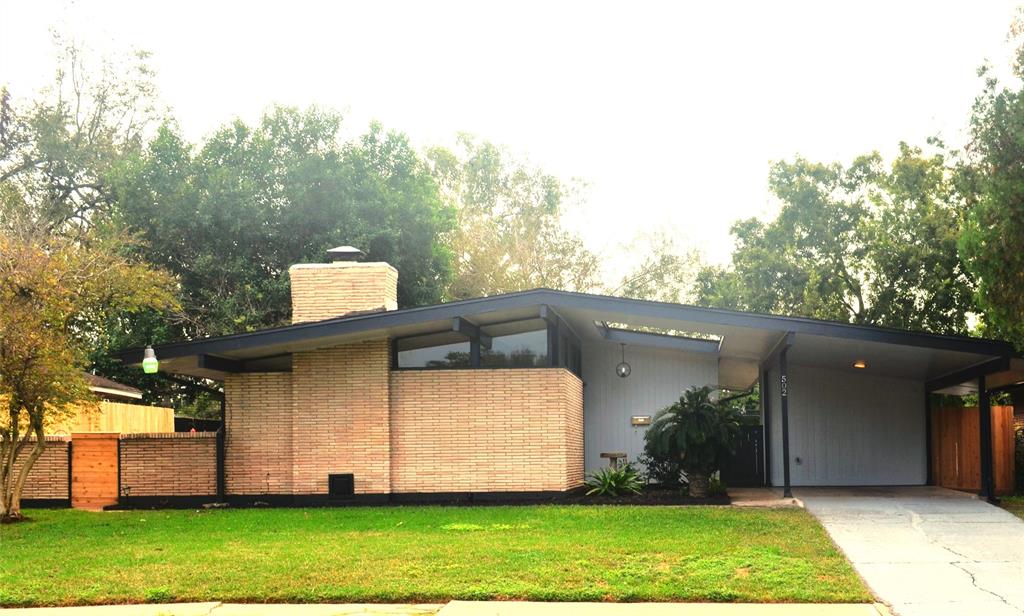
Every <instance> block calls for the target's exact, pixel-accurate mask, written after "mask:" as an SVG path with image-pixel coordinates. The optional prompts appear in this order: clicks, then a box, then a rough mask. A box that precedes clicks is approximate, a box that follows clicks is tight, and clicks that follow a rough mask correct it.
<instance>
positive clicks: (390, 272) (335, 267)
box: [288, 262, 398, 323]
mask: <svg viewBox="0 0 1024 616" xmlns="http://www.w3.org/2000/svg"><path fill="white" fill-rule="evenodd" d="M288 274H289V276H290V278H291V285H292V323H305V322H307V321H321V320H323V319H330V318H333V317H340V316H343V315H345V314H349V313H352V312H369V311H375V310H395V309H397V308H398V271H397V270H396V269H395V268H394V267H392V266H390V265H389V264H387V263H352V262H339V263H315V264H312V263H311V264H302V265H293V266H292V267H291V268H290V269H289V270H288Z"/></svg>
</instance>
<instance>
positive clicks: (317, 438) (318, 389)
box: [229, 340, 391, 494]
mask: <svg viewBox="0 0 1024 616" xmlns="http://www.w3.org/2000/svg"><path fill="white" fill-rule="evenodd" d="M389 363H390V357H389V345H388V341H387V340H372V341H367V342H360V343H357V344H350V345H345V346H340V347H335V348H331V349H323V350H318V351H308V352H302V353H296V354H294V355H293V356H292V385H293V392H294V394H293V398H292V399H293V412H294V417H295V422H294V424H293V427H292V459H293V461H294V462H293V468H294V474H293V484H292V488H293V490H294V491H295V493H296V494H326V493H327V475H328V474H329V473H353V474H354V475H355V491H356V493H357V494H383V493H387V492H388V491H389V490H390V487H391V486H390V478H391V469H390V456H389V455H388V449H389V443H390V430H389V422H388V414H389V413H388V405H389V403H388V399H389V393H388V370H389ZM229 433H230V432H229Z"/></svg>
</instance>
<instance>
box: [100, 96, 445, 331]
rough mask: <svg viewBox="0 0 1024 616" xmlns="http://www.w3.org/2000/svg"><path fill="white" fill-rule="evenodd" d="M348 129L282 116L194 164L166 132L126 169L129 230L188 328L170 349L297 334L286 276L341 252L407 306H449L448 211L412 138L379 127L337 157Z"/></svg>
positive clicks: (227, 137) (119, 188) (205, 151)
mask: <svg viewBox="0 0 1024 616" xmlns="http://www.w3.org/2000/svg"><path fill="white" fill-rule="evenodd" d="M340 122H341V118H340V117H339V116H338V115H337V114H336V113H333V112H330V111H322V110H318V109H309V110H307V111H299V110H297V109H292V108H285V107H275V108H273V109H271V110H270V111H269V112H268V113H267V114H265V115H264V116H263V118H262V119H261V120H260V122H259V124H258V125H256V126H248V125H246V124H244V123H242V122H241V121H236V122H234V123H232V124H231V125H229V126H226V127H224V128H222V129H221V130H219V131H218V132H216V133H215V134H214V135H213V136H212V137H211V138H210V139H209V140H207V142H206V143H205V144H203V146H202V147H201V148H199V149H198V150H196V149H195V148H193V147H192V146H191V145H190V144H188V143H187V142H186V141H185V140H184V139H183V138H182V137H181V136H180V134H179V133H178V132H177V130H176V129H175V128H174V126H173V125H169V124H168V125H164V126H163V127H161V128H160V130H159V131H158V133H157V135H156V138H155V139H154V140H153V142H152V143H151V144H150V145H149V146H148V148H147V149H146V151H145V152H144V153H143V154H142V155H140V156H137V157H134V158H132V159H130V160H129V161H127V163H126V164H125V165H124V166H123V167H122V168H120V169H119V171H118V174H117V176H116V180H115V182H114V191H115V195H116V199H117V206H116V211H117V214H118V216H119V219H120V220H121V221H123V222H124V224H126V225H127V226H128V228H130V229H132V230H135V231H137V232H139V233H140V234H141V237H142V239H143V241H144V244H143V246H144V250H145V256H146V258H147V260H149V261H150V262H152V263H154V264H156V265H158V266H160V267H163V268H166V269H167V270H168V271H170V272H172V273H174V274H175V275H177V276H178V277H180V279H181V283H182V303H183V308H184V315H185V318H184V321H183V322H182V323H181V330H180V331H178V332H174V334H173V335H174V337H177V338H180V337H198V336H210V335H220V334H228V333H235V332H240V331H249V330H254V329H259V328H264V327H271V326H277V325H282V324H286V323H288V321H289V318H290V301H289V280H288V274H287V272H288V268H289V267H290V266H291V265H294V264H295V263H301V262H318V261H322V260H323V259H324V258H325V252H326V250H327V249H328V248H332V247H334V246H337V245H339V244H352V245H355V246H358V247H359V248H361V249H362V250H364V251H365V252H366V253H367V255H368V259H370V260H381V261H388V262H390V263H391V264H393V265H395V267H396V268H398V270H399V271H400V272H401V275H400V276H399V286H398V300H399V303H400V304H401V305H403V306H417V305H422V304H429V303H434V302H437V301H439V300H440V299H441V297H442V293H443V289H444V288H445V285H446V284H447V281H448V277H449V274H450V270H449V262H450V256H449V253H448V250H447V248H446V247H445V246H444V244H443V242H442V236H443V235H444V234H446V233H448V232H449V231H450V229H451V227H452V224H453V220H454V219H453V215H452V212H451V210H450V208H447V207H446V206H445V205H444V204H443V203H442V202H441V200H440V198H439V196H438V193H437V188H436V185H435V184H434V182H433V179H432V178H431V176H430V175H429V173H428V171H427V169H426V167H425V166H424V164H423V163H422V161H421V160H420V159H419V157H418V156H417V154H416V153H415V151H414V150H413V149H412V147H411V146H410V145H409V143H408V140H407V138H406V137H405V136H404V135H402V134H400V133H394V132H385V131H384V130H383V129H381V127H380V126H377V125H374V126H373V127H372V128H371V129H370V131H369V132H368V133H366V134H365V135H363V136H362V137H361V138H360V139H358V140H357V141H354V142H351V143H341V142H340V141H339V139H338V132H339V130H340ZM158 333H160V332H158ZM169 333H170V332H169Z"/></svg>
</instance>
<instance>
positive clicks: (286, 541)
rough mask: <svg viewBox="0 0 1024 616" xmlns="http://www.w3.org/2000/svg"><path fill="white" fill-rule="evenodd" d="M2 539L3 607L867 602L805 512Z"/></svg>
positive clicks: (370, 522) (337, 520) (581, 514)
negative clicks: (466, 601) (475, 601)
mask: <svg viewBox="0 0 1024 616" xmlns="http://www.w3.org/2000/svg"><path fill="white" fill-rule="evenodd" d="M28 515H30V516H31V517H32V518H33V520H32V521H31V522H28V523H21V524H14V525H9V526H0V580H2V581H3V583H2V584H0V605H3V606H30V605H74V604H95V603H129V602H167V601H202V600H212V599H217V600H224V601H236V602H257V601H259V602H284V601H289V602H348V601H359V602H363V601H366V602H391V601H443V600H448V599H456V598H458V599H535V600H552V601H567V600H591V601H758V602H761V601H764V602H777V601H801V602H807V601H828V602H856V601H869V600H870V595H869V593H868V591H867V590H866V589H865V587H864V585H863V584H862V583H861V581H860V579H859V578H858V577H857V575H856V573H854V571H853V569H852V568H851V567H850V565H849V563H847V562H846V560H845V559H844V558H843V556H842V555H841V554H840V552H839V551H838V550H837V549H836V548H835V547H834V546H833V545H832V543H831V541H830V540H829V539H828V537H827V536H826V534H825V532H824V531H823V530H822V528H821V527H820V526H819V525H818V524H817V522H815V521H814V519H813V518H812V517H811V516H810V515H808V514H807V513H806V512H805V511H803V510H802V509H774V510H769V509H734V508H728V507H682V508H675V507H626V506H623V507H595V506H531V507H405V508H399V507H382V508H376V507H375V508H338V509H247V510H212V511H202V512H197V511H144V512H142V511H134V512H110V513H88V512H83V511H73V510H35V511H31V512H29V513H28Z"/></svg>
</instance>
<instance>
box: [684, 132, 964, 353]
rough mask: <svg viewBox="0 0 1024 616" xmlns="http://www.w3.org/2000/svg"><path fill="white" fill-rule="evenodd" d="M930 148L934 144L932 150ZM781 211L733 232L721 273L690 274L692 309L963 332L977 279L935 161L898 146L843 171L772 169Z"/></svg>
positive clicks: (954, 199) (957, 210) (956, 207)
mask: <svg viewBox="0 0 1024 616" xmlns="http://www.w3.org/2000/svg"><path fill="white" fill-rule="evenodd" d="M936 145H940V144H937V143H936ZM770 186H771V189H772V192H773V193H774V194H775V196H776V197H778V199H779V200H780V202H781V204H782V209H781V211H780V212H779V215H778V216H777V217H776V218H775V219H774V220H772V221H770V222H767V223H765V222H762V221H760V220H757V219H748V220H742V221H739V222H737V223H736V224H735V225H734V226H733V235H734V236H735V237H736V248H735V250H734V251H733V255H732V263H731V264H730V267H728V268H713V267H711V268H705V269H704V270H702V271H701V273H700V274H699V276H698V296H699V301H700V303H702V304H704V305H709V306H715V307H722V308H735V309H741V310H750V311H754V312H763V313H774V314H788V315H798V316H809V317H815V318H822V319H828V320H835V321H843V322H851V323H860V324H869V325H881V326H888V327H897V328H904V329H917V330H926V331H933V332H937V333H950V334H954V333H965V332H966V331H967V320H968V315H969V314H970V313H971V312H972V311H974V310H975V305H974V302H973V281H972V278H971V276H970V275H969V273H968V271H967V269H966V268H965V266H964V264H963V263H962V261H961V260H960V257H959V254H958V252H957V237H958V235H959V232H960V229H962V228H963V214H962V212H963V209H962V204H963V202H964V197H963V196H962V194H961V191H960V190H959V186H958V184H957V182H956V181H955V177H954V174H953V173H952V172H951V170H950V168H949V167H948V166H947V165H946V161H945V157H944V156H943V155H942V154H941V152H940V153H935V154H932V155H926V154H925V153H924V152H923V150H922V149H920V148H914V147H911V146H908V145H906V144H900V154H899V156H898V157H897V158H896V159H895V160H894V161H893V162H892V163H891V165H888V166H886V165H885V164H884V163H883V160H882V158H881V156H880V155H879V154H878V153H873V154H869V155H866V156H861V157H859V158H858V159H856V160H855V161H854V162H853V164H852V165H850V166H849V167H843V166H842V165H839V164H838V163H832V164H828V165H826V164H821V163H814V162H811V161H808V160H806V159H802V158H798V159H796V160H795V161H793V162H780V163H777V164H775V165H774V166H773V167H772V171H771V175H770Z"/></svg>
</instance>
